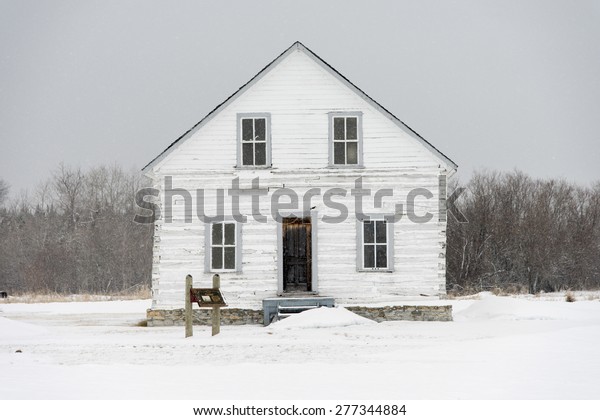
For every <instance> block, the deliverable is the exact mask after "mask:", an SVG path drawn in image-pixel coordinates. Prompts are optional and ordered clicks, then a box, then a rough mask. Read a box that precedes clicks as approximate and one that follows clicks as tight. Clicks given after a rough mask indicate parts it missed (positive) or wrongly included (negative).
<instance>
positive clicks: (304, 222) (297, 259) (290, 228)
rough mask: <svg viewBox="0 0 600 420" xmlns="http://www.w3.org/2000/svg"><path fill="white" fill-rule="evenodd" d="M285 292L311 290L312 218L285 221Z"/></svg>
mask: <svg viewBox="0 0 600 420" xmlns="http://www.w3.org/2000/svg"><path fill="white" fill-rule="evenodd" d="M282 228H283V229H282V230H283V291H284V292H308V291H310V290H311V287H312V285H311V274H312V273H311V238H310V232H311V224H310V218H297V217H289V218H285V219H283V226H282Z"/></svg>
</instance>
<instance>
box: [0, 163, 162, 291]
mask: <svg viewBox="0 0 600 420" xmlns="http://www.w3.org/2000/svg"><path fill="white" fill-rule="evenodd" d="M142 186H143V180H142V177H141V174H139V172H137V171H132V172H130V173H128V172H126V171H124V170H123V169H121V168H119V167H117V166H110V167H108V166H100V167H96V168H93V169H90V170H88V171H85V172H84V171H82V170H81V169H78V168H69V167H67V166H65V165H60V166H59V167H58V168H57V170H56V171H54V173H53V174H52V176H51V177H50V179H48V180H47V181H46V182H44V183H43V184H41V185H40V186H39V187H38V188H37V189H36V191H35V192H34V193H33V194H31V195H28V194H23V195H22V196H21V197H18V198H16V199H14V200H12V201H10V202H8V200H7V195H8V186H7V184H6V182H0V289H2V290H6V291H8V292H9V293H11V294H18V293H24V292H35V293H59V294H73V293H93V294H114V293H119V292H124V291H127V290H132V289H136V288H138V287H148V286H149V284H150V276H151V265H152V224H146V225H140V224H137V223H134V222H133V218H134V215H135V211H136V208H135V204H134V200H133V197H134V196H135V192H136V191H137V190H138V189H139V188H141V187H142Z"/></svg>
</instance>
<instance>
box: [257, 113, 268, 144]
mask: <svg viewBox="0 0 600 420" xmlns="http://www.w3.org/2000/svg"><path fill="white" fill-rule="evenodd" d="M254 139H255V140H260V141H265V140H266V139H267V131H266V119H264V118H257V119H255V120H254Z"/></svg>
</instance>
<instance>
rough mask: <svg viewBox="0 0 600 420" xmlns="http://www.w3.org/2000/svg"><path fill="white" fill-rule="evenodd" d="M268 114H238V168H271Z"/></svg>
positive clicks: (269, 118)
mask: <svg viewBox="0 0 600 420" xmlns="http://www.w3.org/2000/svg"><path fill="white" fill-rule="evenodd" d="M270 131H271V116H270V114H264V113H262V114H238V167H267V166H271V150H270V149H271V133H270Z"/></svg>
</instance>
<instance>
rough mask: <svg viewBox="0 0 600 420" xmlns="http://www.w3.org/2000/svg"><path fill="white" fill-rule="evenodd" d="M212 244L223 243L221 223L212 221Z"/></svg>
mask: <svg viewBox="0 0 600 420" xmlns="http://www.w3.org/2000/svg"><path fill="white" fill-rule="evenodd" d="M212 244H213V245H221V244H223V225H222V224H221V223H214V224H213V225H212Z"/></svg>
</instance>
